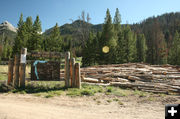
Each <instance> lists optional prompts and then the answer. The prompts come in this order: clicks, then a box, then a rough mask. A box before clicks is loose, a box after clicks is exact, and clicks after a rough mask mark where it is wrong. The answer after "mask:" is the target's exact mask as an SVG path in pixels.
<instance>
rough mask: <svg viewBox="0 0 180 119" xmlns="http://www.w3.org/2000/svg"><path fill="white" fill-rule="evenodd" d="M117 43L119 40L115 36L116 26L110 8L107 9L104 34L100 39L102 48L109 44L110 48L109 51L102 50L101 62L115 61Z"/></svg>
mask: <svg viewBox="0 0 180 119" xmlns="http://www.w3.org/2000/svg"><path fill="white" fill-rule="evenodd" d="M116 45H117V41H116V39H115V37H114V27H113V24H112V19H111V15H110V12H109V9H107V11H106V17H105V22H104V25H103V31H102V36H101V39H100V49H103V47H105V46H107V47H108V48H109V52H107V53H104V52H102V50H101V52H100V61H99V63H100V64H110V63H114V62H115V58H114V56H115V48H116Z"/></svg>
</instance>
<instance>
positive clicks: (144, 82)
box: [81, 63, 180, 94]
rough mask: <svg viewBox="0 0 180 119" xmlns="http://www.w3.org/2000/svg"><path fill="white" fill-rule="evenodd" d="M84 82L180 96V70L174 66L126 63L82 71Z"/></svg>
mask: <svg viewBox="0 0 180 119" xmlns="http://www.w3.org/2000/svg"><path fill="white" fill-rule="evenodd" d="M81 77H82V81H84V82H90V83H104V84H108V83H109V84H110V85H113V86H119V87H123V88H132V89H138V90H142V91H147V92H153V93H166V94H169V93H173V94H174V93H177V94H180V70H179V67H177V66H172V65H148V64H143V63H126V64H116V65H100V66H92V67H87V68H82V69H81Z"/></svg>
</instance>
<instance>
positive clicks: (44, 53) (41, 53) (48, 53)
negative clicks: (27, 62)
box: [27, 52, 64, 58]
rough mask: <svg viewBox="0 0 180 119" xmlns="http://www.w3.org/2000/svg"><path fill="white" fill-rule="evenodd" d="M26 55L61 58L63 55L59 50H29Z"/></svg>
mask: <svg viewBox="0 0 180 119" xmlns="http://www.w3.org/2000/svg"><path fill="white" fill-rule="evenodd" d="M27 55H29V56H32V57H45V58H61V57H64V54H63V53H60V52H31V53H28V54H27Z"/></svg>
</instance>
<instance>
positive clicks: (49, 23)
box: [0, 0, 180, 31]
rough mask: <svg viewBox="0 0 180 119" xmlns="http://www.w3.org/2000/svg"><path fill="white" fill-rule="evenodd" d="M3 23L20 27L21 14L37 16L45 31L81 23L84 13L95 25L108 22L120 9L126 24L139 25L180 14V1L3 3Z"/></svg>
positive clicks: (8, 0) (36, 0)
mask: <svg viewBox="0 0 180 119" xmlns="http://www.w3.org/2000/svg"><path fill="white" fill-rule="evenodd" d="M0 6H1V7H0V23H1V22H3V21H5V20H7V21H9V22H10V23H12V24H13V25H14V26H17V22H18V20H19V16H20V13H23V15H24V20H25V18H26V17H28V16H32V17H33V20H34V19H35V17H36V15H39V16H40V20H41V23H42V29H43V31H44V30H45V29H48V28H50V27H53V26H54V25H55V23H56V22H57V23H58V24H59V25H63V24H65V23H71V21H70V20H69V19H73V20H77V19H78V16H79V15H80V14H81V12H82V11H83V10H84V11H85V12H86V13H89V14H90V17H91V21H90V22H91V23H93V24H99V23H103V22H104V17H105V13H106V10H107V8H109V9H110V12H111V16H112V17H114V13H115V10H116V8H119V11H120V14H121V18H122V23H127V22H128V23H130V24H132V23H136V22H140V21H142V20H144V19H145V18H148V17H151V16H153V15H154V16H157V15H161V14H163V13H169V12H179V11H180V0H1V1H0Z"/></svg>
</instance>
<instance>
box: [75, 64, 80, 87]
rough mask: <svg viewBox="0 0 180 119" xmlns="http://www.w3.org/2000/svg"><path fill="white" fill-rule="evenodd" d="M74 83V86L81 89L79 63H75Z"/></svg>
mask: <svg viewBox="0 0 180 119" xmlns="http://www.w3.org/2000/svg"><path fill="white" fill-rule="evenodd" d="M75 80H76V81H75V83H76V87H77V88H79V89H81V69H80V63H76V64H75Z"/></svg>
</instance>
